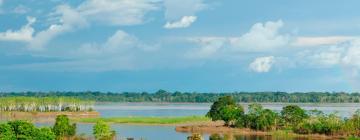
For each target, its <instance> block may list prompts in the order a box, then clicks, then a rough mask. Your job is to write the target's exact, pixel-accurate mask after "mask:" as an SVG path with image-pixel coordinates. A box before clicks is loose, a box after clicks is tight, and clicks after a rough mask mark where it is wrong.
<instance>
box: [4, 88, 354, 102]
mask: <svg viewBox="0 0 360 140" xmlns="http://www.w3.org/2000/svg"><path fill="white" fill-rule="evenodd" d="M227 95H230V96H232V97H233V98H234V100H235V101H237V102H288V103H359V102H360V93H344V92H294V93H286V92H229V93H199V92H168V91H165V90H159V91H157V92H155V93H148V92H122V93H115V92H0V97H9V96H30V97H75V98H80V99H89V100H95V101H98V102H196V103H208V102H209V103H212V102H214V101H216V100H217V99H218V98H219V97H222V96H227Z"/></svg>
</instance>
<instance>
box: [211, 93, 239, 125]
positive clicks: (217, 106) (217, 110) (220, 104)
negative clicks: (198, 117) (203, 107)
mask: <svg viewBox="0 0 360 140" xmlns="http://www.w3.org/2000/svg"><path fill="white" fill-rule="evenodd" d="M235 105H236V103H235V101H234V99H233V98H232V97H231V96H224V97H220V98H219V99H218V100H217V101H215V102H214V103H213V104H212V105H211V108H210V111H209V112H208V113H207V114H206V116H208V117H210V118H211V119H212V120H213V121H217V120H222V119H223V118H222V114H221V113H222V112H221V111H222V109H224V108H225V107H226V106H235Z"/></svg>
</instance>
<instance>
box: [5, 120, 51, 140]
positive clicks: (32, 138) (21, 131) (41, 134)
mask: <svg viewBox="0 0 360 140" xmlns="http://www.w3.org/2000/svg"><path fill="white" fill-rule="evenodd" d="M0 139H1V140H55V134H54V133H53V132H52V131H51V129H50V128H46V127H44V128H37V127H35V126H34V125H33V124H32V123H30V122H27V121H21V120H16V121H10V122H7V123H4V124H0Z"/></svg>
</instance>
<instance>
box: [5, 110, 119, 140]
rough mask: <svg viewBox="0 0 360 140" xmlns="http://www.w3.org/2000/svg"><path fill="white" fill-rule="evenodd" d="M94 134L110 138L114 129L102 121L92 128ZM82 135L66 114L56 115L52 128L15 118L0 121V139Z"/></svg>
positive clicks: (59, 139) (67, 139)
mask: <svg viewBox="0 0 360 140" xmlns="http://www.w3.org/2000/svg"><path fill="white" fill-rule="evenodd" d="M93 129H94V130H93V131H94V132H93V134H94V136H95V138H96V139H97V140H112V139H113V138H114V137H115V131H112V130H111V128H110V126H109V125H107V124H106V123H104V122H98V123H96V124H95V125H94V128H93ZM82 139H86V138H85V137H84V136H76V124H75V123H74V124H70V120H69V118H68V117H67V116H66V115H59V116H57V117H56V122H55V124H54V126H53V127H52V128H48V127H42V128H37V127H35V126H34V124H32V123H30V122H28V121H23V120H15V121H8V122H6V123H0V140H82Z"/></svg>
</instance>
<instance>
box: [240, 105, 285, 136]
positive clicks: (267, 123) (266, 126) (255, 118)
mask: <svg viewBox="0 0 360 140" xmlns="http://www.w3.org/2000/svg"><path fill="white" fill-rule="evenodd" d="M242 121H244V126H246V127H248V128H251V129H255V130H263V131H264V130H273V129H276V125H277V122H278V121H279V116H278V114H277V113H275V112H273V111H271V110H269V109H263V107H262V106H261V105H260V104H251V105H249V112H248V114H246V115H245V117H244V119H243V120H242Z"/></svg>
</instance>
